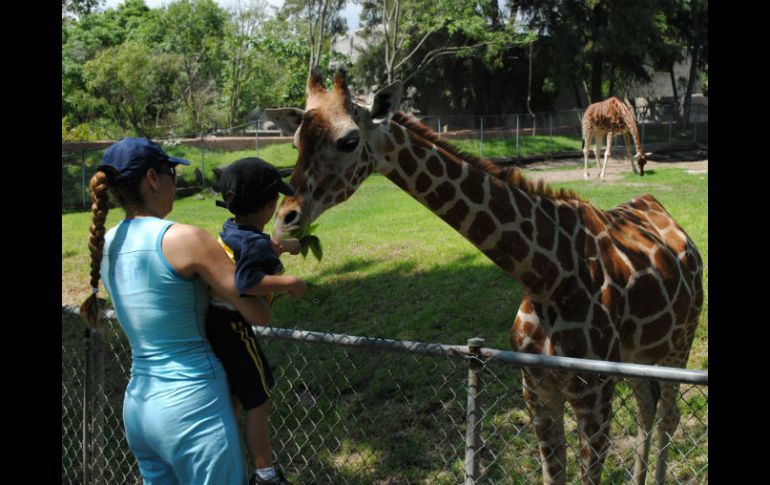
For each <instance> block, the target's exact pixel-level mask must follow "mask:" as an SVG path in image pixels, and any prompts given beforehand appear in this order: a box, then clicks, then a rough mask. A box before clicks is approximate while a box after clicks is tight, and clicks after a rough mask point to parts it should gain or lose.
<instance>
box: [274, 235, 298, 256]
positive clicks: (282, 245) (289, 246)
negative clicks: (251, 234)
mask: <svg viewBox="0 0 770 485" xmlns="http://www.w3.org/2000/svg"><path fill="white" fill-rule="evenodd" d="M270 242H271V243H272V246H273V252H275V254H277V255H278V256H280V255H281V254H283V253H289V254H291V255H295V256H296V255H297V254H299V250H300V244H299V239H280V240H278V241H276V240H274V239H271V240H270Z"/></svg>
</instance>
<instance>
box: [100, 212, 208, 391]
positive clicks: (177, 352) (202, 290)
mask: <svg viewBox="0 0 770 485" xmlns="http://www.w3.org/2000/svg"><path fill="white" fill-rule="evenodd" d="M172 224H173V222H172V221H168V220H164V219H158V218H155V217H144V218H138V219H128V220H123V221H121V222H120V223H119V224H118V225H117V226H115V227H114V228H112V229H110V230H109V231H108V232H107V234H105V236H104V252H103V256H102V264H101V277H102V281H103V282H104V286H105V288H106V289H107V293H109V295H110V298H111V299H112V305H113V308H114V309H115V314H116V316H117V318H118V321H119V322H120V326H121V327H122V328H123V331H124V332H125V333H126V335H127V336H128V341H129V343H130V345H131V356H132V364H131V374H132V375H149V376H157V377H164V378H167V379H189V378H214V377H215V375H221V372H220V369H221V363H220V362H219V360H218V359H217V358H216V356H215V355H214V353H213V351H212V349H211V346H210V345H209V342H208V340H206V333H205V325H204V321H205V318H206V311H207V309H208V304H209V292H208V290H209V287H208V285H207V284H206V282H205V281H204V280H203V279H202V278H201V277H200V276H196V277H194V278H185V277H184V276H182V275H181V274H179V273H177V272H176V271H175V270H174V268H173V267H171V264H170V263H169V262H168V260H167V259H166V258H165V257H164V256H163V252H162V251H161V240H162V239H163V235H164V234H165V233H166V230H168V228H169V227H170V226H171V225H172Z"/></svg>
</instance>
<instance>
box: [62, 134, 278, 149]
mask: <svg viewBox="0 0 770 485" xmlns="http://www.w3.org/2000/svg"><path fill="white" fill-rule="evenodd" d="M153 141H155V142H156V143H161V142H162V141H163V140H153ZM179 142H180V143H182V144H184V145H187V146H189V147H193V148H201V139H200V138H181V139H180V140H179ZM113 143H115V142H114V141H87V142H73V143H62V144H61V151H62V152H79V151H83V150H104V149H105V148H107V147H109V146H110V145H112V144H113ZM276 143H291V137H290V136H261V137H259V146H260V148H264V147H266V146H270V145H274V144H276ZM203 144H204V146H205V147H206V148H207V149H209V150H224V151H232V150H248V149H250V148H256V146H257V145H256V139H255V138H254V137H253V136H239V137H235V136H233V137H230V136H228V137H207V138H204V139H203Z"/></svg>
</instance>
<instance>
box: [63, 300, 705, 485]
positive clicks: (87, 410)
mask: <svg viewBox="0 0 770 485" xmlns="http://www.w3.org/2000/svg"><path fill="white" fill-rule="evenodd" d="M255 329H256V330H257V332H258V334H259V335H260V336H261V341H262V345H263V348H264V350H265V352H266V354H267V356H268V359H269V361H270V363H271V365H272V367H273V373H274V375H275V378H276V387H275V389H274V390H273V396H272V401H273V411H272V414H271V426H272V436H273V453H274V457H275V460H276V463H277V464H278V465H279V466H280V467H281V468H282V469H283V470H284V471H285V472H286V473H287V475H288V476H289V478H290V479H291V480H292V482H293V483H297V484H362V485H363V484H392V485H395V484H413V483H414V484H416V483H426V484H427V483H430V484H457V483H471V484H472V483H479V484H481V483H484V484H498V483H499V484H512V483H513V484H533V483H541V481H542V479H541V464H540V454H539V451H538V445H537V441H536V439H535V436H534V432H533V429H532V424H531V420H530V416H529V414H528V411H527V407H526V405H525V402H524V399H523V396H522V385H521V366H524V365H526V366H528V367H530V368H535V367H539V368H542V367H543V366H545V367H548V368H551V369H553V368H554V367H555V366H557V367H559V368H562V369H566V370H569V371H577V370H580V371H581V373H582V374H581V375H586V376H588V375H589V373H588V370H592V371H594V372H598V373H599V374H603V375H605V376H616V377H615V378H616V379H617V380H618V383H617V385H616V386H615V390H614V393H615V394H614V398H613V401H612V402H613V415H612V420H611V430H610V445H609V447H608V449H607V451H606V455H605V457H606V458H605V465H604V471H603V475H602V483H612V484H615V483H631V482H632V477H633V473H634V462H635V456H636V451H635V450H636V441H635V439H636V438H635V437H636V436H637V429H638V422H639V418H638V412H637V406H636V402H635V400H634V396H633V392H632V389H631V387H630V385H629V384H628V383H627V382H626V380H624V379H622V378H621V377H617V376H622V375H627V376H630V377H634V378H637V379H645V378H650V377H655V378H656V379H663V380H665V381H667V382H668V381H677V382H684V384H681V385H680V387H679V390H678V394H677V398H676V401H677V406H678V408H679V410H680V412H681V420H680V423H679V426H678V427H677V428H676V431H675V433H674V434H673V437H672V441H671V442H670V444H669V445H668V451H667V456H668V460H667V463H668V465H667V468H666V483H677V484H678V483H689V484H695V483H698V484H699V483H707V482H708V454H707V450H708V387H707V385H708V374H707V373H705V372H698V371H686V370H681V369H665V368H657V367H648V366H633V365H624V364H617V363H607V362H595V361H593V362H591V361H581V360H579V359H557V358H547V357H544V356H535V355H529V354H516V353H512V352H503V351H496V350H493V349H477V348H476V347H474V345H480V344H481V343H480V342H475V343H474V342H469V343H470V344H471V345H470V346H464V345H463V346H457V345H456V346H447V345H439V344H424V343H417V342H406V341H393V340H385V339H371V338H363V337H350V336H340V335H333V334H324V333H315V332H305V331H297V330H288V329H279V328H270V327H255ZM84 332H85V334H84ZM469 350H470V353H469ZM474 351H475V353H474ZM511 361H513V362H511ZM129 367H130V349H129V346H128V342H127V340H126V338H125V336H124V335H123V333H122V331H121V330H120V328H119V325H118V324H117V323H116V322H114V321H112V320H106V321H105V329H104V332H93V331H86V330H84V324H83V322H82V320H80V318H79V317H77V316H76V315H75V309H74V308H72V307H63V309H62V483H63V484H96V483H105V484H119V483H124V484H134V483H141V480H140V477H139V474H138V469H137V466H136V462H135V460H134V458H133V457H132V456H131V455H130V452H129V450H128V447H127V445H126V441H125V436H124V434H123V426H122V422H121V409H122V399H123V392H124V389H125V386H126V384H127V382H128V377H129V375H128V374H129V373H128V368H129ZM659 419H660V418H659V417H656V421H655V423H654V426H653V429H652V430H651V432H650V435H651V436H653V437H654V436H655V435H656V434H657V431H658V428H659V424H660V422H659ZM564 421H565V422H564V429H565V434H566V446H567V455H566V456H567V478H568V479H567V482H568V483H579V482H580V479H579V475H580V464H579V461H580V456H581V450H580V446H579V441H580V438H579V433H578V424H577V422H576V420H575V417H574V413H573V412H572V409H570V408H569V405H567V409H566V413H565V420H564ZM652 441H653V443H652V446H651V450H650V453H649V456H648V461H647V463H649V466H648V468H649V472H648V479H651V477H652V475H653V474H654V472H655V468H656V455H657V452H658V450H657V448H656V446H657V445H656V443H655V440H654V439H653V440H652Z"/></svg>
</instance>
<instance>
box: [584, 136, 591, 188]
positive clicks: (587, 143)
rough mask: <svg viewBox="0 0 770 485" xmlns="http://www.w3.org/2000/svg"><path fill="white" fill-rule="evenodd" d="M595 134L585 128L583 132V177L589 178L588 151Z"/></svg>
mask: <svg viewBox="0 0 770 485" xmlns="http://www.w3.org/2000/svg"><path fill="white" fill-rule="evenodd" d="M592 138H593V134H592V132H591V130H590V129H586V130H584V133H583V167H584V169H585V170H584V173H583V178H585V179H588V153H589V152H590V151H591V139H592Z"/></svg>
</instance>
